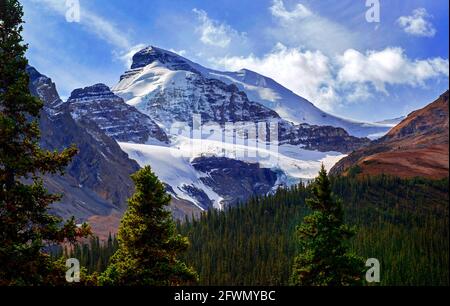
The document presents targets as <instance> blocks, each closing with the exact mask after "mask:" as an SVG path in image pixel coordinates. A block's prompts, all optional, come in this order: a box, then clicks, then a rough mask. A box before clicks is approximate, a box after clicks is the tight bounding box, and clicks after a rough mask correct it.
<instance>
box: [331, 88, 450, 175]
mask: <svg viewBox="0 0 450 306" xmlns="http://www.w3.org/2000/svg"><path fill="white" fill-rule="evenodd" d="M448 100H449V92H448V91H447V92H445V93H444V94H442V95H441V96H440V97H439V98H438V99H437V100H436V101H434V102H433V103H431V104H429V105H427V106H426V107H424V108H422V109H420V110H417V111H414V112H412V113H411V114H409V115H408V117H406V118H405V119H404V120H403V121H402V122H400V123H399V124H398V125H396V126H395V127H393V128H392V129H391V130H390V131H389V133H387V134H386V135H385V136H384V137H382V138H380V139H378V140H376V141H373V142H372V143H371V144H370V145H369V146H367V147H364V148H362V149H359V150H357V151H355V152H353V153H352V154H350V155H349V156H347V157H346V158H343V159H342V160H340V161H339V162H338V163H337V164H336V165H335V166H334V167H333V168H332V169H331V171H330V174H331V175H348V174H356V175H365V174H369V175H376V174H381V173H385V174H391V175H396V176H400V177H415V176H423V177H427V178H442V177H448V175H449V158H448V154H449V150H448V146H449V115H448Z"/></svg>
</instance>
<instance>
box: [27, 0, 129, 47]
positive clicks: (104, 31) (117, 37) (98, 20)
mask: <svg viewBox="0 0 450 306" xmlns="http://www.w3.org/2000/svg"><path fill="white" fill-rule="evenodd" d="M34 2H36V3H38V4H44V5H45V6H46V7H47V8H49V9H51V10H53V11H54V12H56V13H58V14H60V15H62V16H66V13H67V9H68V7H66V1H62V0H34ZM80 24H81V25H82V26H83V28H84V29H85V30H87V31H89V32H91V33H93V34H95V35H97V36H98V37H99V38H101V39H103V40H104V41H106V42H108V43H109V44H111V45H113V46H115V47H118V48H121V49H129V48H130V47H131V43H130V42H129V40H128V38H127V36H126V35H125V33H123V32H122V31H121V30H120V29H119V28H118V27H117V26H116V25H114V24H113V23H111V22H110V21H108V20H106V19H105V18H103V17H101V16H99V15H97V14H95V13H94V12H91V11H89V10H88V9H87V8H86V7H85V6H80Z"/></svg>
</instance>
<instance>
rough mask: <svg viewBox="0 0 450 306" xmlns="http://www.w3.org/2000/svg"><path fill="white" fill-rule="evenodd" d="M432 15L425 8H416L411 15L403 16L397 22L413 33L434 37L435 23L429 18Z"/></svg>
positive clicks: (406, 30)
mask: <svg viewBox="0 0 450 306" xmlns="http://www.w3.org/2000/svg"><path fill="white" fill-rule="evenodd" d="M430 17H431V16H430V15H429V14H428V13H427V10H426V9H424V8H418V9H415V10H414V11H413V12H412V15H411V16H401V17H400V18H398V19H397V23H398V24H399V25H400V27H401V28H403V30H404V31H405V32H406V33H408V34H411V35H415V36H425V37H433V36H434V35H435V34H436V29H435V28H434V26H433V24H432V23H431V22H430V21H428V20H427V18H430Z"/></svg>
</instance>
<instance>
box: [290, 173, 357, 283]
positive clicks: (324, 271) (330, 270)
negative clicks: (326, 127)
mask: <svg viewBox="0 0 450 306" xmlns="http://www.w3.org/2000/svg"><path fill="white" fill-rule="evenodd" d="M311 187H312V188H313V197H312V198H310V199H307V200H306V204H307V205H308V206H309V208H311V209H312V211H313V212H312V214H311V215H308V216H306V217H305V218H304V220H303V224H301V225H300V226H299V227H298V228H297V233H298V239H299V244H300V254H299V255H298V256H297V257H296V258H295V261H294V267H293V272H292V277H291V282H292V284H293V285H298V286H346V285H357V284H360V283H361V282H362V276H363V273H364V270H365V267H364V262H363V260H362V259H361V258H359V257H358V256H356V255H354V254H351V253H349V252H348V251H347V248H348V239H349V238H351V237H352V236H353V235H354V234H355V232H354V230H353V229H352V228H351V227H349V226H348V225H346V224H344V213H343V210H342V205H341V201H340V200H339V199H336V198H335V197H334V196H333V194H332V192H331V183H330V180H329V178H328V176H327V172H326V170H325V168H324V166H323V165H322V168H321V170H320V172H319V176H318V177H317V178H316V179H315V181H314V182H313V183H312V186H311Z"/></svg>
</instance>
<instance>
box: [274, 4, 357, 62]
mask: <svg viewBox="0 0 450 306" xmlns="http://www.w3.org/2000/svg"><path fill="white" fill-rule="evenodd" d="M269 10H270V12H271V14H272V16H273V17H274V18H275V21H276V22H277V24H276V26H274V27H272V28H269V29H268V30H267V32H268V33H269V35H271V36H272V37H274V38H275V40H276V41H281V42H283V43H284V44H288V45H291V46H302V47H305V48H308V49H313V50H320V51H322V52H323V53H325V54H328V55H335V54H338V53H341V52H343V51H345V50H346V49H348V48H350V47H352V48H355V47H358V39H357V35H356V34H355V32H353V31H350V30H349V29H347V28H346V27H344V26H342V25H341V24H339V23H336V22H333V21H331V20H329V19H327V18H325V17H322V16H320V15H318V14H317V13H316V12H313V11H312V10H310V9H309V8H308V7H306V6H305V5H304V4H301V3H298V4H297V5H296V6H295V7H294V8H293V9H292V10H288V9H287V8H286V7H285V5H284V2H283V0H273V1H272V5H271V6H270V8H269Z"/></svg>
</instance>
